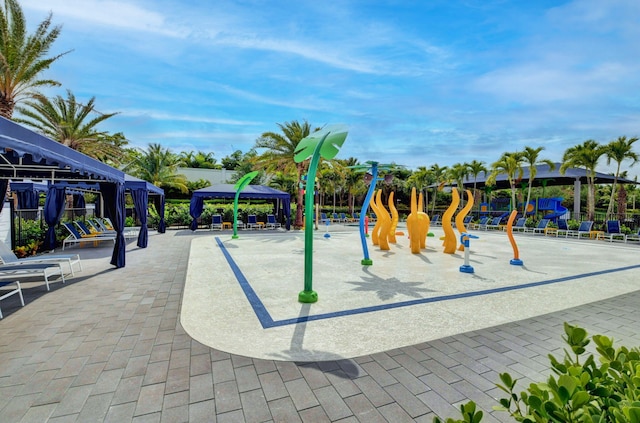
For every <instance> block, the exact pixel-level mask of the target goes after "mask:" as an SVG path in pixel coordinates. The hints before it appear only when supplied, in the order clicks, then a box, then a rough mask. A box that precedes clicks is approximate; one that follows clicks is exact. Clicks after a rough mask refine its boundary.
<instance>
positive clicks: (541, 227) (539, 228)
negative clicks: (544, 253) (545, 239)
mask: <svg viewBox="0 0 640 423" xmlns="http://www.w3.org/2000/svg"><path fill="white" fill-rule="evenodd" d="M549 222H550V220H549V219H540V221H539V222H538V224H537V225H536V226H535V227H533V228H527V229H525V232H529V233H532V234H534V235H535V234H542V235H544V233H545V230H546V229H547V226H549Z"/></svg>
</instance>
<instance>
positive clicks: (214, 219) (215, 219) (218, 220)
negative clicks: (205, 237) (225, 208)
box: [211, 214, 222, 231]
mask: <svg viewBox="0 0 640 423" xmlns="http://www.w3.org/2000/svg"><path fill="white" fill-rule="evenodd" d="M214 229H218V230H220V231H221V230H222V215H220V214H214V215H213V216H211V230H214Z"/></svg>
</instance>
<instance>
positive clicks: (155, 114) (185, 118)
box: [120, 109, 263, 126]
mask: <svg viewBox="0 0 640 423" xmlns="http://www.w3.org/2000/svg"><path fill="white" fill-rule="evenodd" d="M120 116H123V117H136V118H137V117H146V118H150V119H155V120H161V121H168V122H191V123H209V124H220V125H234V126H244V125H252V126H255V125H262V124H263V123H262V122H257V121H250V120H237V119H222V118H207V117H202V116H193V115H180V114H173V113H167V112H162V111H156V110H142V109H124V110H122V111H121V112H120Z"/></svg>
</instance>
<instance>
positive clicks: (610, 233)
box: [604, 220, 627, 242]
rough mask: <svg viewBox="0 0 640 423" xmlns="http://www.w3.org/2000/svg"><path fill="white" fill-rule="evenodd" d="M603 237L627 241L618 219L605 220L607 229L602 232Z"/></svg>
mask: <svg viewBox="0 0 640 423" xmlns="http://www.w3.org/2000/svg"><path fill="white" fill-rule="evenodd" d="M604 239H605V240H606V241H609V242H613V241H622V242H627V237H626V236H625V235H624V234H623V233H622V230H621V229H620V221H619V220H607V231H606V232H605V234H604Z"/></svg>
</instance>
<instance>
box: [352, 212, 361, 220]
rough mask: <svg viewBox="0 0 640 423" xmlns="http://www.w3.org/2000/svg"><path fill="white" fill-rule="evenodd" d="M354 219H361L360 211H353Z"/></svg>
mask: <svg viewBox="0 0 640 423" xmlns="http://www.w3.org/2000/svg"><path fill="white" fill-rule="evenodd" d="M353 221H354V222H359V221H360V213H358V212H354V213H353Z"/></svg>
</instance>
